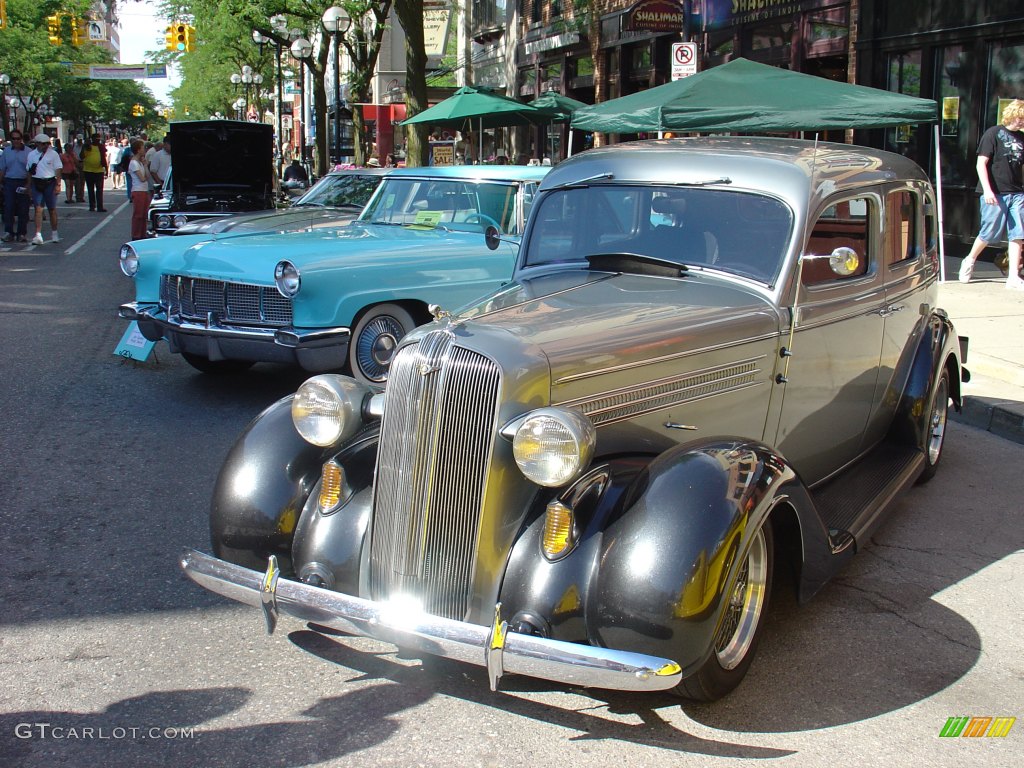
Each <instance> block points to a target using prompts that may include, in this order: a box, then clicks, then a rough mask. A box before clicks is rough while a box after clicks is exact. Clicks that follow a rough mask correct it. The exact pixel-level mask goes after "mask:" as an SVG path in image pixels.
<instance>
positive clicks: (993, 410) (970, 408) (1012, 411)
mask: <svg viewBox="0 0 1024 768" xmlns="http://www.w3.org/2000/svg"><path fill="white" fill-rule="evenodd" d="M949 418H950V419H951V420H952V421H956V422H958V423H960V424H967V425H968V426H971V427H977V428H979V429H984V430H985V431H986V432H991V433H992V434H993V435H996V436H997V437H1002V438H1005V439H1006V440H1012V441H1013V442H1015V443H1021V444H1024V404H1022V403H1019V402H1017V401H1015V400H1000V399H998V398H994V397H977V396H975V395H965V396H964V399H963V410H961V411H960V412H959V413H957V412H956V411H955V410H951V411H950V412H949Z"/></svg>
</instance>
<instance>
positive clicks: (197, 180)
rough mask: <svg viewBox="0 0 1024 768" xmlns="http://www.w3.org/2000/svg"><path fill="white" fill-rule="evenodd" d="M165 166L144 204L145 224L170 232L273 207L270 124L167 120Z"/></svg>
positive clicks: (272, 153) (157, 230)
mask: <svg viewBox="0 0 1024 768" xmlns="http://www.w3.org/2000/svg"><path fill="white" fill-rule="evenodd" d="M168 136H169V137H170V138H169V141H170V144H171V170H170V173H169V175H168V178H167V179H165V183H164V187H163V189H162V190H161V191H160V192H158V193H157V195H156V196H155V197H154V198H153V202H152V203H151V205H150V209H149V228H150V231H151V232H153V233H154V234H157V235H170V234H173V233H174V231H175V230H177V229H179V228H180V227H183V226H185V225H186V224H189V223H193V222H197V221H202V220H207V219H211V218H221V217H223V216H227V215H230V214H233V213H239V212H246V211H265V210H268V209H272V208H273V207H274V129H273V127H272V126H269V125H265V124H264V123H246V122H240V121H235V120H197V121H192V122H181V123H171V128H170V131H169V132H168Z"/></svg>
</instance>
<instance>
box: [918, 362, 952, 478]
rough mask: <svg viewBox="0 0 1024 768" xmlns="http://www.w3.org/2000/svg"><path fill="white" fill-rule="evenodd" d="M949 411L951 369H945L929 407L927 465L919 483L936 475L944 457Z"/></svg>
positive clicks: (925, 446) (926, 442)
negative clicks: (943, 449)
mask: <svg viewBox="0 0 1024 768" xmlns="http://www.w3.org/2000/svg"><path fill="white" fill-rule="evenodd" d="M948 413H949V371H947V370H945V369H943V371H942V373H941V374H940V375H939V379H938V381H936V382H935V390H934V392H933V393H932V402H931V408H929V409H928V423H927V425H926V430H927V431H926V433H925V443H924V448H925V466H924V471H923V472H922V473H921V476H920V477H919V478H918V482H919V483H924V482H927V481H928V480H931V479H932V478H933V477H935V473H936V472H937V471H938V469H939V460H940V459H941V458H942V446H943V445H944V444H945V442H946V419H947V416H948Z"/></svg>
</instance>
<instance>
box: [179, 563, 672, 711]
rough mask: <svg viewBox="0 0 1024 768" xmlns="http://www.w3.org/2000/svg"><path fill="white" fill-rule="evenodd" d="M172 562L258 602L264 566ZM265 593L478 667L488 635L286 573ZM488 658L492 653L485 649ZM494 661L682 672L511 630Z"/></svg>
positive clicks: (665, 679) (346, 626)
mask: <svg viewBox="0 0 1024 768" xmlns="http://www.w3.org/2000/svg"><path fill="white" fill-rule="evenodd" d="M179 564H180V565H181V568H182V570H183V571H184V572H185V574H186V575H187V576H188V577H189V578H190V579H192V581H194V582H196V584H199V585H200V586H201V587H204V588H205V589H208V590H210V591H211V592H214V593H216V594H218V595H223V596H224V597H229V598H231V599H232V600H237V601H238V602H240V603H245V604H246V605H251V606H253V607H256V608H262V606H263V597H262V595H263V584H264V579H265V574H262V573H259V572H258V571H253V570H250V569H248V568H243V567H241V566H239V565H235V564H233V563H228V562H225V561H223V560H218V559H217V558H215V557H212V556H210V555H206V554H203V553H201V552H196V551H194V550H185V552H184V553H182V555H181V558H180V560H179ZM273 601H274V603H276V606H277V609H278V610H279V611H280V612H281V613H286V614H288V615H289V616H294V617H295V618H297V619H300V620H301V621H310V622H314V623H316V624H322V625H324V626H327V627H331V628H332V629H337V630H339V631H341V632H347V633H349V634H353V635H361V636H363V637H373V638H376V639H378V640H383V641H385V642H389V643H393V644H395V645H398V646H400V647H403V648H411V649H414V650H416V651H417V652H419V653H424V654H431V655H434V656H442V657H444V658H448V659H455V660H457V661H464V662H466V663H469V664H474V665H476V666H479V667H486V664H487V657H488V654H487V648H488V647H489V646H490V644H491V642H492V639H493V636H492V628H491V627H485V626H481V625H478V624H468V623H466V622H463V621H455V620H452V619H443V618H440V617H438V616H431V615H429V614H425V613H415V612H411V611H410V610H409V608H408V606H392V605H389V604H388V603H378V602H374V601H370V600H363V599H362V598H358V597H353V596H351V595H345V594H342V593H341V592H334V591H332V590H329V589H322V588H320V587H313V586H310V585H309V584H303V583H302V582H299V581H292V580H291V579H283V578H278V579H277V580H276V581H275V582H274V585H273ZM491 659H492V662H493V661H496V660H495V658H494V655H493V654H491ZM500 663H501V668H502V672H503V673H511V674H518V675H526V676H527V677H537V678H541V679H544V680H552V681H555V682H559V683H565V684H567V685H574V686H585V687H592V688H605V689H610V690H621V691H663V690H667V689H669V688H674V687H675V686H676V685H678V684H679V681H680V680H681V679H682V671H681V669H680V667H679V665H678V664H676V663H675V662H674V661H672V660H671V659H664V658H659V657H656V656H648V655H646V654H642V653H633V652H631V651H617V650H614V649H610V648H599V647H595V646H590V645H581V644H579V643H569V642H566V641H564V640H551V639H548V638H544V637H534V636H532V635H523V634H519V633H517V632H508V633H507V634H506V635H505V637H504V643H503V648H502V651H501V655H500ZM494 671H496V670H494Z"/></svg>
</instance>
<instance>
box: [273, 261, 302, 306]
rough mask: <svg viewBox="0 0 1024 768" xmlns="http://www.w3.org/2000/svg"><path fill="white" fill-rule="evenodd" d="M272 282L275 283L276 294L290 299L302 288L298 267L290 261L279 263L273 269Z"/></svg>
mask: <svg viewBox="0 0 1024 768" xmlns="http://www.w3.org/2000/svg"><path fill="white" fill-rule="evenodd" d="M274 282H275V283H277V291H278V293H280V294H281V295H282V296H284V297H285V298H286V299H290V298H291V297H292V296H294V295H295V294H297V293H298V292H299V288H301V287H302V276H301V275H300V274H299V269H298V267H296V266H295V265H294V264H292V263H291V262H290V261H279V262H278V263H277V266H276V267H274Z"/></svg>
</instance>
